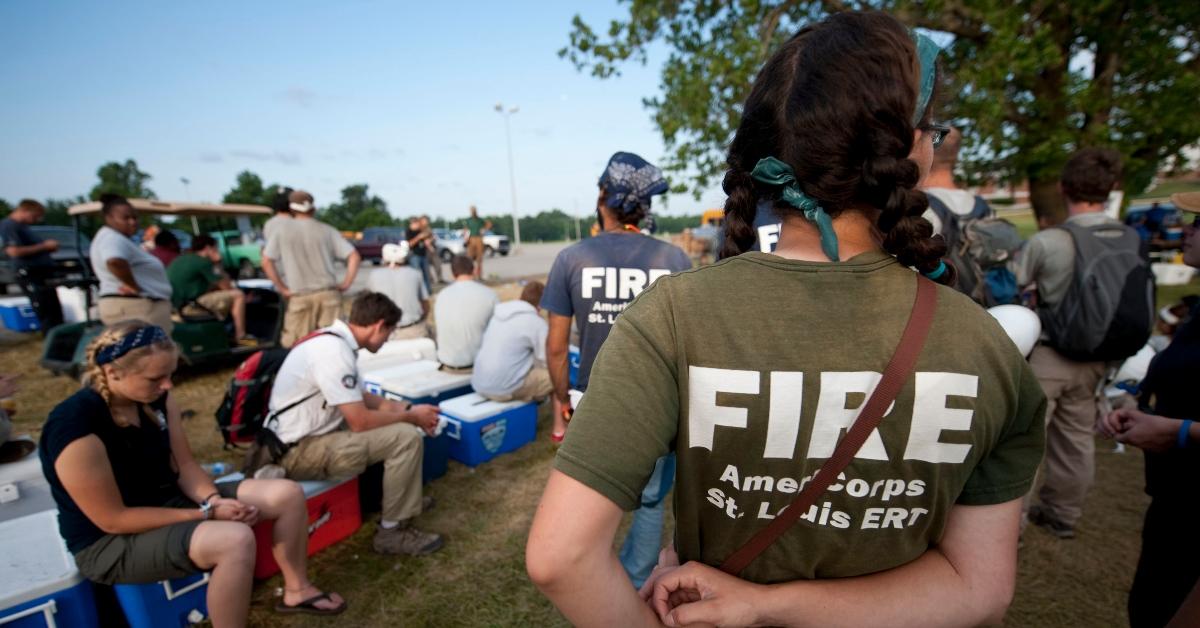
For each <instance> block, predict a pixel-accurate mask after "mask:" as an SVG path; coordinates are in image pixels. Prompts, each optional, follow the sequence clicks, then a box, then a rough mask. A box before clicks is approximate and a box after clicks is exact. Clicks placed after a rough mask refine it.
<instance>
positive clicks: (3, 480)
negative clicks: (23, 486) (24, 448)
mask: <svg viewBox="0 0 1200 628" xmlns="http://www.w3.org/2000/svg"><path fill="white" fill-rule="evenodd" d="M29 480H40V481H43V482H44V481H45V480H46V478H44V477H43V476H42V459H41V458H39V457H38V452H37V450H36V449H35V450H33V451H31V452H30V453H29V455H28V456H25V457H24V458H21V459H20V460H18V461H16V462H9V463H7V464H0V484H15V483H17V482H28V481H29Z"/></svg>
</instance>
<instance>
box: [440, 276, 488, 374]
mask: <svg viewBox="0 0 1200 628" xmlns="http://www.w3.org/2000/svg"><path fill="white" fill-rule="evenodd" d="M450 271H451V272H453V273H454V283H452V284H450V285H449V286H448V287H446V289H444V290H442V291H441V292H440V293H438V298H437V303H436V304H435V306H434V310H433V319H434V325H435V326H436V327H437V345H438V349H437V357H438V362H441V363H442V366H444V367H445V368H447V369H451V370H467V369H470V368H472V366H473V365H474V364H475V356H476V354H478V353H479V345H480V343H482V342H483V331H484V330H485V329H487V324H488V321H490V320H491V319H492V310H493V309H495V307H496V304H497V303H498V302H499V301H500V299H499V298H497V297H496V293H495V292H492V290H491V288H488V287H487V286H485V285H483V284H481V283H479V282H478V281H475V263H474V262H472V261H471V258H469V257H466V256H463V255H456V256H455V257H454V259H453V260H451V261H450Z"/></svg>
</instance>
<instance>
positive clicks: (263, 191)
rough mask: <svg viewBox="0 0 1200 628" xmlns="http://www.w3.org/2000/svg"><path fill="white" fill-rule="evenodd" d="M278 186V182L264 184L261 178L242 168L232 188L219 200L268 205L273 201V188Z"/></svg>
mask: <svg viewBox="0 0 1200 628" xmlns="http://www.w3.org/2000/svg"><path fill="white" fill-rule="evenodd" d="M278 188H279V185H278V184H271V185H266V186H264V185H263V182H262V178H260V177H259V176H258V175H256V174H254V173H253V172H250V171H249V170H243V171H241V172H239V173H238V175H237V180H236V182H235V183H234V185H233V188H232V189H230V190H229V191H228V192H226V193H225V196H224V197H222V199H221V202H222V203H238V204H243V205H266V206H267V207H270V206H271V203H273V202H274V201H275V190H276V189H278Z"/></svg>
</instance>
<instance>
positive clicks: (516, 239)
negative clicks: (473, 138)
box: [496, 103, 521, 251]
mask: <svg viewBox="0 0 1200 628" xmlns="http://www.w3.org/2000/svg"><path fill="white" fill-rule="evenodd" d="M518 111H520V108H519V107H509V108H508V109H505V108H504V105H503V104H501V103H496V113H499V114H500V115H502V116H504V139H505V141H506V142H507V144H508V187H509V190H510V191H511V192H512V214H513V250H514V251H515V250H516V249H517V248H518V247H520V246H521V222H520V220H518V219H517V178H516V175H514V174H513V152H512V130H511V129H510V127H509V123H508V119H509V117H511V116H512V114H514V113H516V112H518Z"/></svg>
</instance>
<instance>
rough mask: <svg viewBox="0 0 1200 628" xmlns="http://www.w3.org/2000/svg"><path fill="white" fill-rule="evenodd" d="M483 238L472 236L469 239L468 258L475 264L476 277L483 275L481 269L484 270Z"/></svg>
mask: <svg viewBox="0 0 1200 628" xmlns="http://www.w3.org/2000/svg"><path fill="white" fill-rule="evenodd" d="M483 251H484V246H483V237H481V236H471V237H469V238H467V257H469V258H471V261H473V262H475V275H476V276H479V275H481V274H482V273H481V271H480V269H482V268H483Z"/></svg>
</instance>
